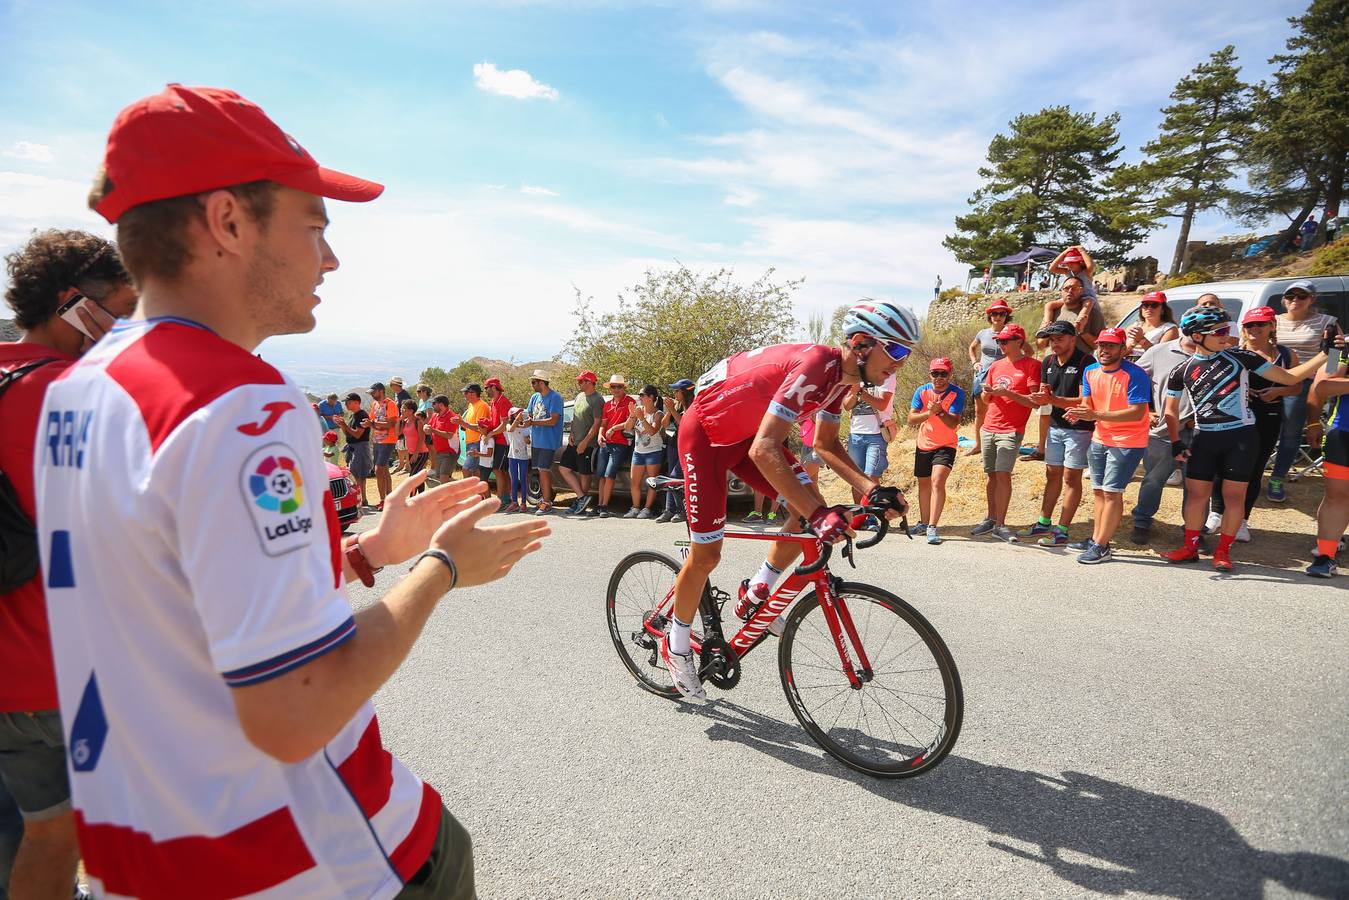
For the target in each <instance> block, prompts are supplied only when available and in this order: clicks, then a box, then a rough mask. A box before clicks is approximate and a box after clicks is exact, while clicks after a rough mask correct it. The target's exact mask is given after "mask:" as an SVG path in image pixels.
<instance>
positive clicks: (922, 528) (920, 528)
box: [909, 522, 932, 537]
mask: <svg viewBox="0 0 1349 900" xmlns="http://www.w3.org/2000/svg"><path fill="white" fill-rule="evenodd" d="M929 527H932V526H929V525H928V524H927V523H926V522H919V523H918V524H917V525H910V526H909V534H911V535H913V536H914V537H918V535H920V534H927V530H928V528H929Z"/></svg>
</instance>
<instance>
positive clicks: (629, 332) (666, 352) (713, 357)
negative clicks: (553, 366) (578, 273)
mask: <svg viewBox="0 0 1349 900" xmlns="http://www.w3.org/2000/svg"><path fill="white" fill-rule="evenodd" d="M733 276H734V273H733V272H732V271H731V270H730V269H719V270H717V271H716V272H712V273H702V272H694V271H692V270H690V269H689V268H688V267H687V266H684V265H679V266H678V267H677V268H674V269H669V270H651V269H648V270H647V272H646V274H645V277H644V279H643V280H642V282H641V283H640V284H637V285H634V286H633V287H632V288H630V289H629V290H628V291H626V292H624V293H622V294H620V295H619V297H618V309H617V310H615V311H613V312H606V313H598V312H596V311H595V310H594V308H593V304H594V298H591V297H583V296H582V295H581V292H580V291H579V290H578V291H577V292H576V310H575V313H574V314H575V316H576V319H577V324H576V333H575V334H574V335H573V336H572V339H571V341H570V342H569V343H568V344H567V347H566V349H565V350H564V351H563V353H562V354H561V355H560V357H559V359H562V360H567V361H569V362H573V363H576V364H578V365H582V366H584V367H585V368H588V369H593V370H594V371H595V372H597V373H599V375H600V378H601V379H604V378H607V377H609V375H611V374H613V373H619V374H622V375H624V376H626V377H627V379H628V383H629V385H632V386H633V389H634V391H635V390H636V389H637V388H639V387H640V386H641V385H642V384H648V383H649V384H656V385H660V386H664V385H666V384H669V383H670V382H672V381H676V380H678V379H680V378H697V377H698V376H699V375H701V374H702V373H703V372H706V371H707V370H708V369H710V368H711V367H712V366H713V365H715V364H716V363H717V362H719V361H721V360H722V359H725V358H726V357H728V356H730V355H732V354H734V353H739V352H741V351H743V350H753V349H754V348H756V347H763V346H766V345H769V344H776V343H782V342H783V341H786V340H788V339H789V338H790V336H791V334H792V333H793V332H794V331H796V320H795V318H793V316H792V294H794V293H795V292H796V290H797V289H798V288H799V287H800V286H801V281H799V280H796V281H784V282H774V281H773V280H772V276H773V270H772V269H769V270H768V271H767V272H765V273H764V274H763V275H762V276H760V277H759V278H758V280H756V281H754V282H753V283H752V284H748V285H745V284H740V283H738V282H736V281H735V280H734V277H733ZM819 327H820V328H821V329H822V328H823V322H821V323H820V325H819ZM798 333H799V332H798Z"/></svg>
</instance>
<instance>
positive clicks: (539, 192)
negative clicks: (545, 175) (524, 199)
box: [520, 184, 558, 197]
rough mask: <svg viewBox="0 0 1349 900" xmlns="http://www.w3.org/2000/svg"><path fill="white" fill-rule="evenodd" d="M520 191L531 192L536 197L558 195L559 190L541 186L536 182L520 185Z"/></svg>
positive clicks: (523, 192)
mask: <svg viewBox="0 0 1349 900" xmlns="http://www.w3.org/2000/svg"><path fill="white" fill-rule="evenodd" d="M520 193H522V194H530V195H532V196H535V197H556V196H557V195H558V194H557V191H552V190H549V189H548V188H546V187H539V186H538V185H536V184H522V185H520Z"/></svg>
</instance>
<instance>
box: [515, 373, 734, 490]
mask: <svg viewBox="0 0 1349 900" xmlns="http://www.w3.org/2000/svg"><path fill="white" fill-rule="evenodd" d="M605 399H606V400H607V399H608V398H607V397H606V398H605ZM574 405H575V404H574V401H571V400H568V401H567V402H566V403H564V404H563V405H562V422H563V428H562V447H563V449H566V448H567V447H569V446H571V418H572V407H573V406H574ZM628 440H629V441H631V440H632V433H631V432H628ZM557 455H558V456H559V457H561V456H562V453H561V451H559V452H558V454H557ZM599 481H600V480H599V479H598V478H592V479H591V480H590V493H591V494H593V495H596V496H598V495H599V492H600V484H599ZM553 487H554V488H558V489H561V490H566V489H567V483H566V482H565V481H563V480H562V473H561V472H560V471H559V470H558V465H557V463H556V462H554V463H553ZM726 492H727V499H728V500H749V499H752V498H753V496H754V492H753V491H752V490H750V487H749V485H747V484H745V483H744V482H743V481H741V480H740V479H739V478H736V477H735V475H734V474H732V473H730V472H727V473H726ZM541 496H542V494H541V493H540V491H539V473H538V472H535V471H534V470H533V469H530V470H529V497H530V499H531V500H538V499H539V498H540V497H541ZM614 497H615V498H617V499H619V500H622V499H624V498H629V499H630V498H631V497H632V469H631V467H630V466H625V467H624V468H623V469H621V470H620V471H619V472H618V474H617V475H616V476H614Z"/></svg>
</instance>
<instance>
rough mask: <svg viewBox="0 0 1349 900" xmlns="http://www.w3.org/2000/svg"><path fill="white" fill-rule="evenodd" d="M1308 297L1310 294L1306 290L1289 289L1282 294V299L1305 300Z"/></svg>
mask: <svg viewBox="0 0 1349 900" xmlns="http://www.w3.org/2000/svg"><path fill="white" fill-rule="evenodd" d="M1310 297H1311V294H1309V293H1307V292H1306V291H1289V292H1288V293H1286V294H1284V295H1283V299H1285V300H1306V299H1308V298H1310Z"/></svg>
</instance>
